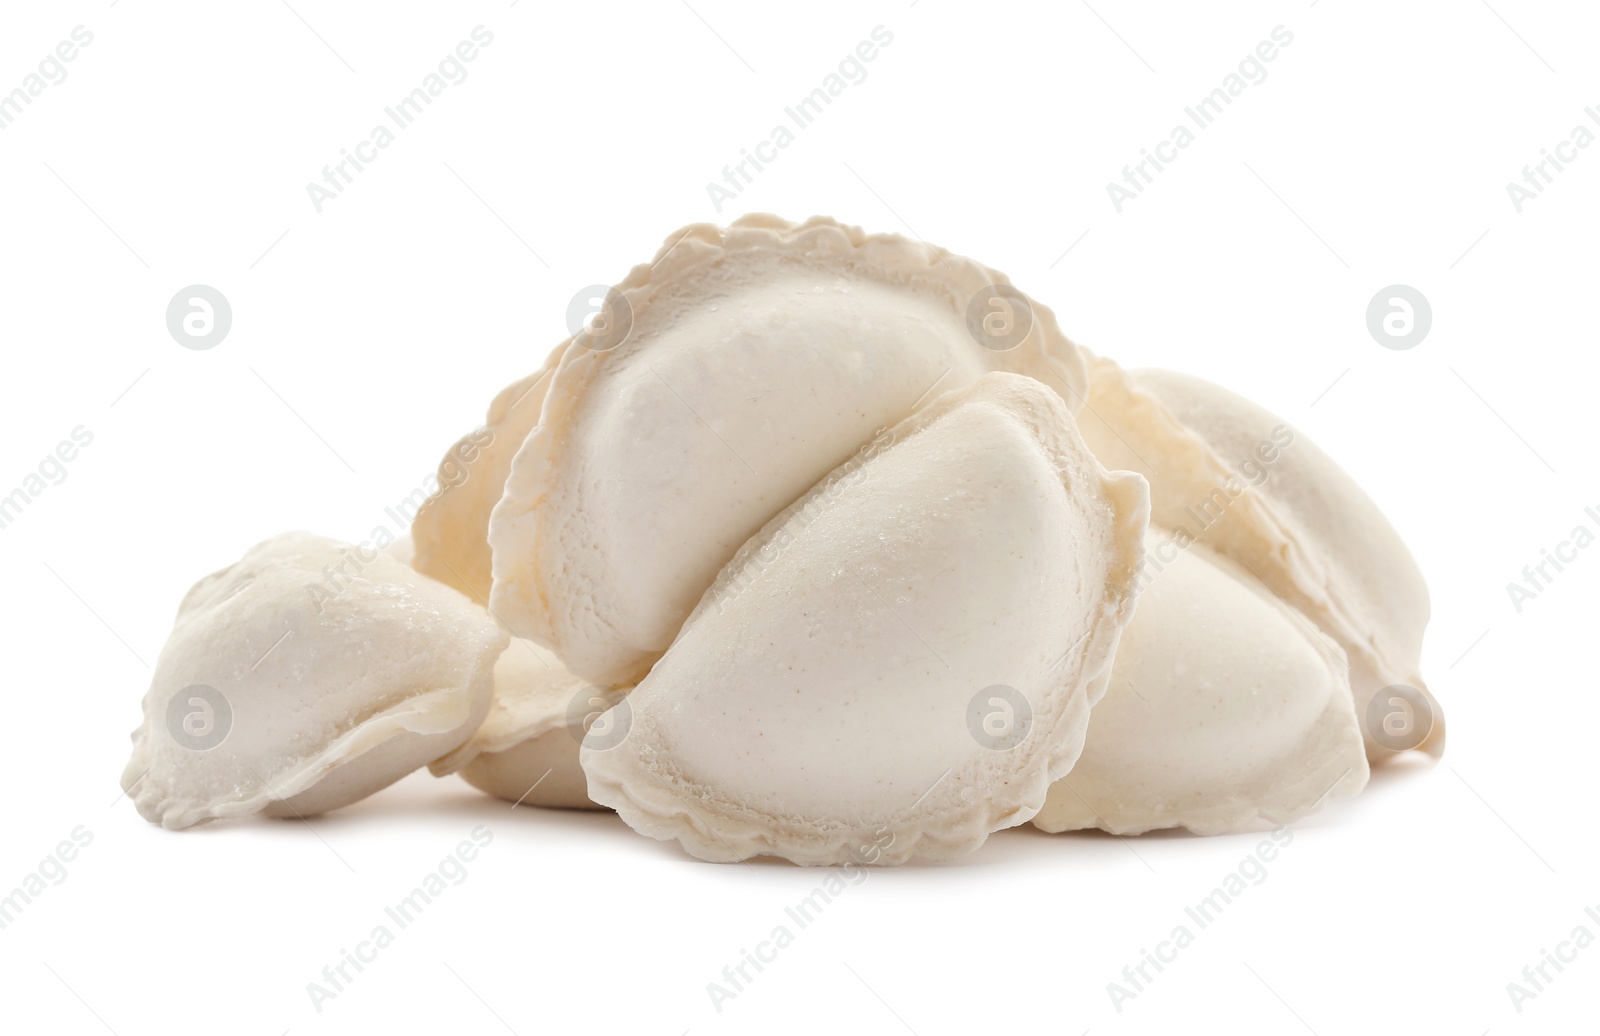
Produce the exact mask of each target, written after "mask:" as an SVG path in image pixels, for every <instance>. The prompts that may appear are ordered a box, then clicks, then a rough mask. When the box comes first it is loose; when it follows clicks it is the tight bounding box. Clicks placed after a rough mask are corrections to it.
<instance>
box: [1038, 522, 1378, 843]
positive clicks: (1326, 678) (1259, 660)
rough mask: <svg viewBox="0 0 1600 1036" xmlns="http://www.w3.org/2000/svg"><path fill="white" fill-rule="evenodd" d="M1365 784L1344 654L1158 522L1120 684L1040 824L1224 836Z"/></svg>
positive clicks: (1297, 813) (1235, 569)
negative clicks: (1182, 544) (1182, 829)
mask: <svg viewBox="0 0 1600 1036" xmlns="http://www.w3.org/2000/svg"><path fill="white" fill-rule="evenodd" d="M1058 773H1059V771H1058ZM1366 782H1367V757H1366V754H1365V752H1364V751H1363V748H1362V743H1361V730H1360V728H1359V727H1358V725H1357V723H1356V714H1355V709H1354V707H1353V706H1352V704H1351V700H1350V689H1349V684H1348V682H1347V676H1346V666H1345V661H1344V653H1343V652H1342V651H1340V650H1339V647H1338V645H1337V644H1335V643H1334V642H1333V641H1332V640H1330V639H1329V638H1328V637H1326V636H1325V635H1323V634H1322V633H1321V632H1319V631H1318V630H1317V629H1316V628H1315V627H1314V626H1312V625H1311V623H1310V622H1309V621H1308V620H1307V619H1306V618H1305V617H1304V616H1302V615H1300V614H1299V613H1298V612H1296V611H1295V610H1294V609H1292V608H1290V607H1289V606H1288V605H1286V604H1284V603H1283V602H1282V601H1279V600H1278V599H1277V598H1276V597H1274V596H1272V593H1271V592H1270V591H1268V590H1267V589H1266V588H1265V587H1263V586H1261V584H1260V582H1259V581H1258V580H1256V579H1255V577H1253V576H1251V575H1250V573H1249V572H1247V571H1245V570H1244V569H1243V568H1241V567H1239V566H1238V565H1236V564H1234V563H1233V562H1231V561H1229V560H1228V559H1226V558H1224V557H1221V556H1219V555H1217V554H1215V553H1213V552H1212V551H1211V550H1209V549H1208V548H1206V547H1204V546H1201V545H1200V544H1198V543H1196V544H1191V545H1190V546H1189V547H1188V548H1187V549H1185V548H1182V547H1180V546H1178V545H1177V543H1176V542H1175V541H1174V540H1173V539H1172V538H1171V535H1170V534H1169V533H1167V532H1165V531H1164V530H1160V529H1157V528H1155V527H1153V526H1152V527H1151V529H1150V534H1149V536H1148V537H1147V538H1146V541H1145V567H1144V575H1143V577H1142V578H1141V587H1140V591H1139V603H1138V607H1137V608H1136V609H1135V610H1134V613H1133V619H1132V621H1130V622H1129V623H1128V628H1127V629H1126V630H1124V631H1123V633H1122V641H1121V643H1120V644H1119V645H1118V647H1117V657H1116V661H1115V662H1114V664H1113V665H1112V668H1111V685H1110V687H1109V688H1107V690H1106V694H1105V697H1104V698H1103V699H1101V701H1100V703H1099V704H1098V705H1096V706H1095V707H1094V711H1093V712H1092V713H1091V714H1090V716H1089V733H1088V736H1087V737H1086V738H1085V740H1084V746H1083V754H1082V755H1081V756H1079V757H1078V762H1077V765H1075V766H1074V767H1073V768H1072V770H1071V772H1070V773H1067V774H1066V776H1065V777H1063V778H1062V779H1061V780H1059V781H1057V782H1056V783H1055V784H1053V785H1051V787H1050V794H1049V797H1048V798H1046V800H1045V804H1044V808H1043V809H1042V810H1040V811H1039V815H1038V816H1036V817H1034V818H1033V823H1034V826H1036V827H1039V828H1042V829H1043V830H1045V831H1075V830H1078V829H1080V828H1086V827H1098V828H1100V829H1101V830H1103V831H1110V832H1111V833H1113V834H1118V835H1133V834H1140V833H1142V832H1145V831H1149V830H1151V829H1153V828H1161V827H1186V828H1188V829H1189V830H1191V831H1193V832H1195V833H1196V834H1202V835H1211V834H1223V833H1226V832H1230V831H1237V830H1240V829H1241V828H1244V827H1246V826H1247V825H1249V824H1250V823H1251V822H1253V821H1255V820H1256V819H1257V818H1258V817H1259V818H1266V819H1267V820H1270V821H1272V822H1273V823H1278V824H1287V823H1290V822H1291V821H1293V820H1296V819H1298V818H1299V817H1301V816H1304V815H1305V814H1307V813H1309V812H1311V811H1312V810H1314V809H1315V808H1316V807H1317V806H1319V805H1321V803H1322V802H1323V800H1324V799H1326V798H1327V797H1329V796H1330V795H1332V796H1339V797H1343V796H1347V795H1354V794H1356V793H1357V792H1359V791H1360V790H1361V789H1362V787H1363V786H1365V784H1366Z"/></svg>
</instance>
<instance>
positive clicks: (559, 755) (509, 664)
mask: <svg viewBox="0 0 1600 1036" xmlns="http://www.w3.org/2000/svg"><path fill="white" fill-rule="evenodd" d="M626 693H627V691H626V690H610V689H604V688H599V687H594V686H591V685H589V684H588V683H587V682H585V681H583V680H580V679H578V678H577V677H575V676H573V675H572V674H571V673H569V672H567V670H566V668H565V667H564V666H562V664H561V660H560V659H558V658H556V656H555V655H554V654H553V653H551V652H550V651H548V650H546V649H545V648H542V647H540V646H539V645H537V644H535V643H533V642H532V641H527V640H513V641H512V642H511V646H510V647H508V648H506V650H505V653H504V654H502V655H501V656H500V661H499V662H496V663H495V667H494V701H493V703H492V704H491V705H490V707H489V715H488V718H486V719H485V720H484V721H483V726H481V727H479V728H478V731H477V733H475V734H473V735H472V737H471V738H470V739H469V740H468V741H467V743H466V744H464V745H462V746H461V747H460V748H458V749H456V750H455V751H454V752H451V753H450V754H449V755H447V756H445V757H444V758H442V759H439V760H437V761H435V762H434V763H432V764H431V765H430V766H429V769H430V770H432V771H433V774H434V776H436V777H443V776H444V775H446V774H450V773H459V774H461V777H462V779H463V780H465V781H466V782H467V783H468V784H471V785H472V786H473V787H475V788H479V789H481V790H483V791H486V792H488V793H489V794H490V795H495V796H498V797H500V798H502V799H505V800H506V801H507V802H515V803H521V804H522V805H527V806H550V807H556V808H564V809H601V808H603V807H601V806H598V805H596V804H595V803H594V802H592V801H591V800H590V799H589V794H588V779H587V778H586V777H585V776H584V774H583V768H582V767H580V766H579V765H578V742H580V741H582V740H583V735H584V731H585V723H586V721H587V722H589V723H592V722H594V720H595V719H597V718H598V717H599V716H600V715H601V714H602V713H605V712H606V710H608V709H610V708H611V706H613V705H615V704H616V703H617V702H619V701H621V700H622V697H623V695H625V694H626ZM612 719H613V720H614V719H615V717H612ZM608 722H611V720H608Z"/></svg>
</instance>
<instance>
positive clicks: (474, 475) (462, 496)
mask: <svg viewBox="0 0 1600 1036" xmlns="http://www.w3.org/2000/svg"><path fill="white" fill-rule="evenodd" d="M565 347H566V343H562V345H560V346H558V347H557V348H556V351H555V352H554V353H552V354H551V357H550V361H549V362H548V363H547V364H546V365H545V368H544V369H543V370H541V371H539V372H537V373H535V374H530V375H528V376H527V377H526V378H523V379H521V380H520V381H517V382H514V383H513V384H510V385H507V386H506V387H505V388H504V389H501V390H500V394H499V395H497V396H495V397H494V401H493V402H492V403H490V404H489V415H488V419H487V420H485V421H484V423H483V425H482V426H481V427H479V428H477V429H475V430H473V431H471V432H468V433H467V434H466V435H464V436H462V437H461V440H460V441H459V442H457V443H456V444H455V445H454V446H452V447H450V450H449V452H447V453H446V454H445V455H444V459H443V460H441V461H440V462H439V475H438V481H439V488H438V489H437V490H436V491H434V493H433V494H432V495H431V496H429V497H428V498H427V499H426V500H425V501H423V503H422V506H421V507H420V508H418V510H417V515H416V517H415V518H413V519H412V522H411V537H412V540H413V541H414V542H415V544H416V546H415V551H414V557H413V558H412V561H411V564H412V565H413V566H414V567H415V568H416V570H417V571H418V572H421V573H422V574H424V575H427V576H432V577H433V578H434V579H437V580H438V581H439V582H441V583H443V584H445V585H446V586H450V587H454V588H455V589H457V590H460V591H461V592H462V593H464V594H466V595H467V596H468V597H471V598H472V599H473V600H474V601H477V602H478V603H479V604H481V605H487V604H488V601H489V583H490V578H489V512H490V511H492V510H494V505H495V504H496V503H498V502H499V500H500V494H501V493H502V492H504V491H505V487H506V476H507V475H509V474H510V473H511V461H512V458H514V457H515V456H516V455H517V450H519V449H520V448H521V447H522V440H524V439H526V438H527V437H528V433H529V432H531V431H533V428H534V426H535V425H537V424H538V423H539V411H540V409H541V408H543V406H544V394H545V390H546V389H548V388H549V387H550V375H551V373H552V368H553V367H554V366H555V360H556V358H557V357H559V356H560V355H561V350H562V349H564V348H565Z"/></svg>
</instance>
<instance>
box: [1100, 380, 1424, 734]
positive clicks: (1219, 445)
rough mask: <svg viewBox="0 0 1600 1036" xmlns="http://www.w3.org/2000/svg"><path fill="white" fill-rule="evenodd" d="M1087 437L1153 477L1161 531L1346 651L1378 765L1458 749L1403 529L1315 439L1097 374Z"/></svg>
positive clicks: (1198, 388) (1197, 396)
mask: <svg viewBox="0 0 1600 1036" xmlns="http://www.w3.org/2000/svg"><path fill="white" fill-rule="evenodd" d="M1080 423H1081V427H1082V429H1083V437H1084V440H1085V441H1086V442H1088V443H1089V446H1090V448H1091V449H1093V450H1094V451H1095V455H1096V456H1097V457H1099V458H1100V460H1101V462H1102V463H1104V464H1105V465H1106V466H1107V467H1110V468H1126V469H1127V470H1130V471H1137V472H1139V473H1141V474H1143V475H1144V476H1145V477H1146V478H1148V479H1149V480H1150V500H1151V520H1152V522H1153V523H1154V524H1156V525H1159V526H1162V527H1164V528H1167V529H1170V530H1172V532H1173V535H1174V536H1175V537H1177V538H1178V539H1180V540H1183V541H1185V542H1188V541H1192V540H1198V541H1199V542H1201V543H1204V544H1206V545H1207V546H1210V547H1213V548H1215V549H1216V550H1217V551H1218V552H1219V553H1221V554H1223V555H1226V556H1227V557H1229V558H1231V559H1233V560H1234V561H1236V562H1238V563H1240V564H1242V565H1243V566H1244V567H1245V568H1247V569H1249V570H1250V572H1251V573H1252V574H1253V575H1255V576H1256V577H1258V578H1259V579H1260V580H1261V581H1262V582H1264V583H1265V584H1266V585H1267V586H1268V587H1270V588H1271V589H1272V590H1273V592H1275V593H1277V594H1278V595H1279V596H1280V597H1282V598H1283V599H1284V600H1285V601H1286V602H1288V603H1289V604H1291V605H1293V606H1294V607H1295V608H1298V609H1299V610H1300V611H1301V612H1302V613H1303V614H1305V615H1306V616H1308V617H1309V618H1310V619H1311V620H1312V621H1313V622H1314V623H1316V624H1317V625H1318V626H1319V627H1320V628H1321V629H1322V631H1323V632H1325V633H1327V634H1328V635H1329V636H1330V637H1332V638H1333V639H1334V640H1335V641H1336V642H1337V643H1338V644H1339V646H1340V647H1342V648H1344V650H1345V653H1346V654H1347V655H1348V656H1349V661H1350V686H1351V689H1352V692H1353V694H1354V700H1355V708H1356V715H1357V718H1358V719H1359V720H1360V721H1361V727H1362V731H1363V735H1364V737H1365V739H1366V745H1367V755H1368V757H1369V758H1370V759H1371V760H1372V761H1374V762H1376V761H1378V760H1380V759H1383V758H1385V757H1388V756H1391V755H1393V754H1395V753H1396V752H1398V751H1402V750H1404V749H1407V748H1421V749H1424V750H1425V751H1428V752H1430V753H1432V754H1434V755H1438V754H1440V753H1441V752H1442V751H1443V750H1444V713H1443V712H1442V711H1441V710H1440V708H1439V705H1438V703H1437V702H1436V701H1435V700H1434V699H1433V697H1432V696H1431V695H1430V694H1429V693H1428V690H1427V687H1426V686H1425V685H1424V684H1423V682H1422V677H1421V675H1420V669H1421V655H1422V635H1423V631H1424V629H1425V628H1426V627H1427V625H1428V587H1427V584H1426V583H1425V582H1424V581H1423V578H1422V573H1421V572H1420V571H1419V570H1418V569H1417V565H1416V562H1415V561H1414V560H1412V557H1411V553H1410V551H1408V550H1407V549H1406V546H1405V543H1404V542H1402V541H1401V539H1400V536H1399V534H1398V533H1396V532H1395V530H1394V527H1393V526H1391V525H1390V524H1389V522H1388V520H1387V519H1385V518H1384V516H1383V514H1382V512H1380V511H1379V510H1378V508H1377V506H1376V505H1375V504H1374V503H1373V502H1372V500H1371V499H1370V498H1369V497H1368V496H1367V495H1366V493H1364V492H1363V491H1362V489H1361V487H1360V486H1358V485H1357V484H1356V483H1355V481H1354V480H1353V479H1351V477H1350V476H1349V475H1347V474H1346V473H1345V472H1344V470H1343V469H1341V468H1340V467H1339V466H1338V465H1337V464H1335V463H1334V462H1333V460H1332V459H1330V458H1329V457H1328V455H1327V454H1325V453H1323V452H1322V451H1321V450H1319V449H1318V448H1317V447H1316V445H1315V444H1314V443H1312V442H1311V441H1310V440H1309V439H1307V438H1306V437H1305V436H1304V435H1303V434H1301V433H1300V432H1298V431H1296V430H1295V429H1293V428H1292V427H1291V426H1289V425H1288V424H1287V423H1286V422H1284V421H1282V420H1280V419H1279V418H1278V417H1276V416H1274V415H1273V414H1271V413H1268V412H1267V411H1265V410H1263V409H1261V408H1260V407H1258V406H1256V405H1255V404H1254V403H1251V402H1250V401H1249V400H1247V399H1243V398H1241V397H1239V396H1236V395H1234V394H1233V393H1232V392H1229V391H1227V390H1226V389H1223V388H1219V387H1218V386H1216V385H1213V384H1211V383H1209V382H1206V381H1202V380H1201V379H1199V378H1195V377H1191V376H1190V375H1187V374H1177V373H1174V372H1172V371H1162V370H1140V371H1133V372H1128V371H1124V370H1123V369H1122V368H1120V367H1118V366H1117V365H1116V364H1115V363H1113V362H1111V361H1110V360H1106V359H1098V358H1097V359H1094V360H1093V361H1092V363H1091V368H1090V390H1089V399H1088V404H1087V406H1086V408H1085V410H1084V411H1083V413H1082V415H1081V418H1080Z"/></svg>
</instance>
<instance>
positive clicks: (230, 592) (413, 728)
mask: <svg viewBox="0 0 1600 1036" xmlns="http://www.w3.org/2000/svg"><path fill="white" fill-rule="evenodd" d="M506 641H507V637H506V634H505V633H504V632H503V631H501V630H500V629H499V628H498V627H497V626H496V625H495V624H494V623H493V622H492V621H490V619H489V616H488V614H487V613H486V612H485V611H484V610H483V609H482V608H481V607H479V606H478V605H475V604H473V603H472V602H471V601H469V600H467V599H466V598H465V597H463V596H461V595H460V594H458V593H456V592H455V591H454V590H451V589H450V588H449V587H446V586H442V585H440V584H439V583H436V582H434V581H432V580H430V579H428V578H427V577H425V576H422V575H420V574H418V573H417V572H414V571H413V570H412V569H411V568H410V567H408V566H407V565H404V564H402V563H401V562H399V561H396V560H395V559H394V558H392V557H390V556H388V555H387V554H384V553H382V552H381V551H378V550H376V549H367V548H362V547H357V546H352V545H350V544H346V543H340V542H338V541H336V540H330V539H326V538H324V537H321V536H313V535H311V534H309V533H304V532H291V533H286V534H284V535H282V536H278V537H276V538H274V539H270V540H267V541H266V542H265V543H262V544H260V545H258V546H256V547H255V548H253V549H252V550H250V551H249V552H248V553H247V554H245V556H244V557H243V558H242V559H241V560H240V561H239V562H238V563H236V564H234V565H231V566H229V567H228V568H225V569H223V570H221V571H220V572H217V573H214V574H213V575H210V576H207V577H206V578H205V579H202V580H201V581H200V582H199V583H196V584H195V586H194V588H193V589H192V590H190V591H189V593H188V595H187V596H186V597H185V598H184V599H183V604H182V605H181V606H180V607H179V609H178V618H177V621H176V623H175V624H174V626H173V629H172V635H171V636H170V637H169V638H168V640H167V644H166V646H165V647H164V648H163V649H162V651H161V658H160V660H159V661H158V662H157V663H156V670H155V677H154V679H153V680H152V682H151V685H150V690H149V692H148V693H147V694H146V695H145V698H144V723H143V724H142V725H141V726H140V727H139V729H138V730H136V731H134V734H133V758H132V759H130V760H129V762H128V767H127V769H126V770H125V771H124V772H123V775H122V787H123V789H124V790H126V791H127V792H128V794H129V796H130V797H131V798H132V799H133V802H134V805H135V806H137V807H138V809H139V813H140V814H141V815H142V816H144V818H145V819H146V820H149V821H151V822H154V823H160V824H161V825H162V826H164V827H167V828H172V829H174V830H176V829H178V828H185V827H190V826H192V825H194V824H198V823H201V822H202V821H206V820H213V819H216V818H219V817H240V816H245V815H248V814H251V813H266V814H268V815H270V816H309V815H311V814H313V813H321V812H324V811H326V810H330V809H337V808H338V807H340V806H343V805H347V804H349V803H351V802H354V801H356V800H357V799H360V798H363V797H365V796H367V795H370V794H372V793H373V792H374V791H377V790H378V789H380V788H383V787H385V786H387V785H389V784H392V783H393V782H395V781H397V780H399V779H400V778H401V777H404V776H405V775H406V774H408V773H410V772H411V771H413V770H415V769H417V768H418V767H420V766H423V765H425V764H426V763H427V762H428V761H429V760H432V759H436V758H438V757H439V756H441V755H443V754H445V753H446V752H449V751H451V750H452V749H454V748H455V747H456V746H458V745H460V744H461V743H462V742H463V741H465V740H466V739H467V738H468V737H469V736H470V735H471V733H472V731H473V730H474V729H476V728H477V727H478V725H479V724H480V723H481V722H482V720H483V717H484V715H485V714H486V713H487V712H488V709H489V698H490V694H491V692H492V690H493V667H494V661H495V659H496V658H498V657H499V655H500V652H501V650H502V649H503V648H504V647H505V646H506Z"/></svg>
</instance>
